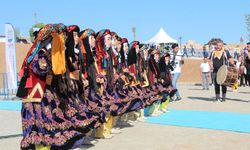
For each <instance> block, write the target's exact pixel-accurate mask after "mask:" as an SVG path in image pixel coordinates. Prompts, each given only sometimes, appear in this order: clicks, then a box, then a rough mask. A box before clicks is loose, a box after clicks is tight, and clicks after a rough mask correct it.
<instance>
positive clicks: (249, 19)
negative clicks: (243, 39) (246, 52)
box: [245, 14, 250, 40]
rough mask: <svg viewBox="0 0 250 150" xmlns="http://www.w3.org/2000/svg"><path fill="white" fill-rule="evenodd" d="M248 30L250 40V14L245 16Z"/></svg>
mask: <svg viewBox="0 0 250 150" xmlns="http://www.w3.org/2000/svg"><path fill="white" fill-rule="evenodd" d="M245 20H246V25H247V31H248V40H250V14H247V15H246V16H245Z"/></svg>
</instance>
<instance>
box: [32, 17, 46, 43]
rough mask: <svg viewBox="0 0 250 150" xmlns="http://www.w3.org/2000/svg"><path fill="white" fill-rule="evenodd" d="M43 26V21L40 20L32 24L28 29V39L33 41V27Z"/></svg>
mask: <svg viewBox="0 0 250 150" xmlns="http://www.w3.org/2000/svg"><path fill="white" fill-rule="evenodd" d="M43 26H44V24H43V23H41V22H38V23H36V24H34V25H33V26H32V27H31V28H30V30H29V34H30V40H31V41H32V42H33V41H34V35H33V32H34V28H42V27H43Z"/></svg>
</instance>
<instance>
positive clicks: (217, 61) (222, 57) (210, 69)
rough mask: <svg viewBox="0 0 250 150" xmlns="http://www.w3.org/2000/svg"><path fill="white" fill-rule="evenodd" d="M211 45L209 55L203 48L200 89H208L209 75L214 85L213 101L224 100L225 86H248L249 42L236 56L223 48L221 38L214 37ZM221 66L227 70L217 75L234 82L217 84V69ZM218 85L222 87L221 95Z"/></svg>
mask: <svg viewBox="0 0 250 150" xmlns="http://www.w3.org/2000/svg"><path fill="white" fill-rule="evenodd" d="M212 47H213V50H212V51H211V54H210V55H208V53H206V49H205V48H203V53H204V54H203V62H202V63H201V65H200V70H201V71H200V72H201V77H202V89H203V90H205V89H206V90H208V89H209V85H210V79H209V77H211V84H212V85H213V86H214V87H215V97H216V98H215V101H221V102H224V101H225V100H226V92H227V86H229V87H231V88H232V89H233V91H235V90H236V89H237V87H238V86H250V63H249V61H250V59H249V58H250V57H249V56H250V43H247V46H246V48H244V49H242V50H241V51H240V52H239V53H237V55H236V57H235V56H232V55H231V54H230V51H229V50H227V49H225V48H224V42H223V41H222V40H221V39H215V41H214V44H213V45H212ZM225 66H226V67H225ZM223 67H225V68H226V70H227V71H224V72H222V74H219V76H221V75H222V78H224V80H228V81H226V82H233V83H235V84H232V85H227V84H225V83H224V84H221V83H220V84H218V81H217V79H218V77H217V76H218V71H219V70H220V68H223ZM228 68H231V69H228ZM232 70H235V71H232ZM235 77H236V78H235ZM237 77H238V78H237ZM243 81H245V82H243ZM229 84H230V83H229ZM220 87H221V88H222V95H220Z"/></svg>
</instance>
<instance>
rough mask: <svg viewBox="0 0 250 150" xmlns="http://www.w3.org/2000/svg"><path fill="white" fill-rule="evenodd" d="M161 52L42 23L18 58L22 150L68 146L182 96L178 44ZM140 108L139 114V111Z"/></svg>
mask: <svg viewBox="0 0 250 150" xmlns="http://www.w3.org/2000/svg"><path fill="white" fill-rule="evenodd" d="M172 49H173V52H172V53H160V52H159V51H158V50H157V49H156V48H154V47H152V48H149V47H147V46H146V45H143V44H141V43H140V42H139V41H132V42H130V43H129V42H128V40H127V39H126V38H122V37H120V36H119V35H118V34H117V33H115V32H112V31H110V30H109V29H103V30H100V31H98V32H95V31H94V30H92V29H84V30H80V28H79V27H78V26H77V25H70V26H65V25H64V24H62V23H60V24H47V25H45V26H44V27H42V28H41V29H40V30H39V31H38V32H36V33H35V40H34V42H33V45H32V47H31V48H30V50H29V51H28V53H27V56H26V58H25V59H24V61H23V65H22V68H21V71H20V73H19V75H20V77H21V81H20V85H19V88H18V91H17V96H18V97H21V98H22V111H21V115H22V129H23V138H22V140H21V149H38V150H39V149H40V150H41V149H60V150H62V149H75V148H77V147H79V146H81V145H82V144H89V143H95V138H106V139H109V138H112V136H113V134H116V133H120V132H121V130H120V128H121V127H123V126H131V125H133V121H136V120H140V121H143V120H144V119H145V118H144V116H147V115H152V116H155V115H159V114H161V113H163V112H166V111H167V104H168V102H169V101H170V99H172V100H174V101H175V100H181V96H180V93H179V91H178V90H177V87H176V82H177V80H178V78H179V76H180V72H181V65H183V64H184V61H183V60H182V55H181V54H180V53H179V46H178V44H173V45H172ZM144 112H146V113H145V114H144Z"/></svg>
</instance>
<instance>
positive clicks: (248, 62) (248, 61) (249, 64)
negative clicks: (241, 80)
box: [245, 42, 250, 87]
mask: <svg viewBox="0 0 250 150" xmlns="http://www.w3.org/2000/svg"><path fill="white" fill-rule="evenodd" d="M245 67H246V70H247V72H246V76H247V82H248V86H249V87H250V42H248V43H247V52H246V57H245Z"/></svg>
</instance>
